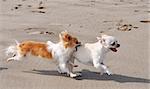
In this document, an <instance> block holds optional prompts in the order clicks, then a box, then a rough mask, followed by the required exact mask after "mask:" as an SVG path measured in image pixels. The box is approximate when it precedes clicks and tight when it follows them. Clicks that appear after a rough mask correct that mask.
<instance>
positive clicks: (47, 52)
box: [6, 31, 79, 77]
mask: <svg viewBox="0 0 150 89" xmlns="http://www.w3.org/2000/svg"><path fill="white" fill-rule="evenodd" d="M59 38H60V42H58V43H56V44H54V43H52V42H50V41H48V42H47V43H44V42H35V41H23V42H21V43H18V42H17V45H16V46H10V47H8V48H7V51H6V54H7V55H9V54H12V55H13V56H12V57H10V58H8V59H7V61H12V60H21V58H23V57H26V56H29V55H28V54H30V55H33V56H37V57H42V58H46V59H48V60H56V61H57V62H58V66H59V67H58V68H59V72H66V73H67V74H69V75H70V77H76V76H77V75H76V74H73V73H72V72H70V71H69V69H68V66H67V64H68V61H69V59H70V57H71V55H72V53H73V51H74V49H75V46H76V45H78V44H79V42H78V40H77V38H75V37H72V36H71V35H70V34H69V33H68V32H66V31H65V32H61V33H60V34H59Z"/></svg>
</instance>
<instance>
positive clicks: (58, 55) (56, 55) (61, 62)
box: [6, 41, 77, 77]
mask: <svg viewBox="0 0 150 89" xmlns="http://www.w3.org/2000/svg"><path fill="white" fill-rule="evenodd" d="M16 42H17V41H16ZM47 44H48V47H47V49H48V51H49V52H52V56H53V59H52V60H56V61H57V62H58V72H60V73H64V72H66V73H67V74H69V75H70V77H76V76H77V75H76V74H74V73H72V72H71V71H69V69H68V67H67V63H68V60H69V59H70V57H71V55H72V53H73V51H74V48H64V45H63V42H59V43H56V44H55V43H53V42H51V41H48V42H47ZM18 45H19V43H18V42H17V45H16V46H10V47H8V48H7V50H6V54H7V55H8V54H13V57H10V58H8V59H7V61H11V60H21V59H22V58H23V57H24V56H22V55H21V54H20V53H19V50H18V49H17V46H18ZM27 56H29V55H27Z"/></svg>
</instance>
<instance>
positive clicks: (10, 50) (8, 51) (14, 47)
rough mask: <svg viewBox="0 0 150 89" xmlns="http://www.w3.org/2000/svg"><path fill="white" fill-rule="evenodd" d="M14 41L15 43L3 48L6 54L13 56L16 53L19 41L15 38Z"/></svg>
mask: <svg viewBox="0 0 150 89" xmlns="http://www.w3.org/2000/svg"><path fill="white" fill-rule="evenodd" d="M15 42H16V45H11V46H9V47H8V48H6V49H5V54H6V56H15V55H16V54H17V48H18V46H19V44H20V43H19V42H18V41H17V40H15Z"/></svg>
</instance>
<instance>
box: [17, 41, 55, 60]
mask: <svg viewBox="0 0 150 89" xmlns="http://www.w3.org/2000/svg"><path fill="white" fill-rule="evenodd" d="M19 51H20V53H21V54H22V55H23V56H26V55H27V54H28V53H31V54H32V55H34V56H41V57H43V58H48V59H52V58H53V57H52V53H51V52H49V51H48V50H47V44H45V43H42V42H34V41H24V42H22V43H21V44H20V45H19Z"/></svg>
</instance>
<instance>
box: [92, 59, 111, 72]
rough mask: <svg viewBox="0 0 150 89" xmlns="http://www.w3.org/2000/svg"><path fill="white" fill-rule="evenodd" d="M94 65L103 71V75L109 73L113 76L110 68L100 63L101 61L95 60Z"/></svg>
mask: <svg viewBox="0 0 150 89" xmlns="http://www.w3.org/2000/svg"><path fill="white" fill-rule="evenodd" d="M93 65H94V67H95V68H97V69H99V70H101V73H100V74H101V75H103V73H107V74H108V75H111V72H110V71H109V70H108V68H107V67H106V66H105V65H104V64H102V63H100V62H99V59H96V58H95V59H93Z"/></svg>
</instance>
